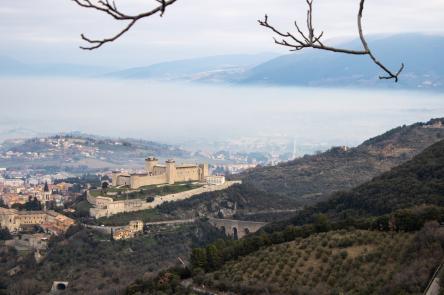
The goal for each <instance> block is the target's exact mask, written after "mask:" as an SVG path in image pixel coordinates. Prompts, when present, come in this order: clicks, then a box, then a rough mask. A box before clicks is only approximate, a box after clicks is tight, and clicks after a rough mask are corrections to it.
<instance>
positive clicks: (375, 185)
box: [290, 141, 444, 225]
mask: <svg viewBox="0 0 444 295" xmlns="http://www.w3.org/2000/svg"><path fill="white" fill-rule="evenodd" d="M443 192H444V141H440V142H438V143H436V144H434V145H432V146H431V147H429V148H427V149H426V150H425V151H423V152H422V153H421V154H419V155H418V156H416V157H415V158H413V159H412V160H410V161H408V162H406V163H404V164H402V165H400V166H398V167H395V168H393V169H392V170H390V171H389V172H386V173H384V174H382V175H380V176H378V177H375V178H374V179H372V180H371V181H369V182H367V183H364V184H362V185H360V186H358V187H356V188H354V189H352V190H350V191H345V192H338V193H336V194H334V195H333V196H332V197H331V199H330V200H328V201H326V202H321V203H318V204H317V205H315V206H313V207H311V208H307V209H305V210H304V211H302V212H300V213H299V214H298V215H297V216H295V217H294V218H293V219H292V220H291V222H290V223H291V224H297V225H301V224H306V223H311V222H313V221H314V219H315V216H317V215H318V214H320V213H323V214H325V215H326V216H327V217H328V218H329V219H331V220H333V221H341V220H345V219H359V218H365V217H372V216H381V215H385V214H391V213H392V212H394V211H397V210H400V209H405V208H411V207H418V206H422V205H435V206H439V207H444V195H443ZM412 213H413V215H415V214H414V212H412ZM410 223H411V224H414V223H415V221H410Z"/></svg>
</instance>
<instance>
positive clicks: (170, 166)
mask: <svg viewBox="0 0 444 295" xmlns="http://www.w3.org/2000/svg"><path fill="white" fill-rule="evenodd" d="M166 177H167V182H168V183H169V184H174V182H175V181H176V162H175V161H174V160H168V161H166Z"/></svg>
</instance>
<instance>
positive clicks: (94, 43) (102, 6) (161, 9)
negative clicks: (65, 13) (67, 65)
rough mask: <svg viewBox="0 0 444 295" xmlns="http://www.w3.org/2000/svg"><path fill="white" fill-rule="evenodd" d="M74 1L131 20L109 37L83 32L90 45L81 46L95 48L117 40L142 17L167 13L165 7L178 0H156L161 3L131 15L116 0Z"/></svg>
mask: <svg viewBox="0 0 444 295" xmlns="http://www.w3.org/2000/svg"><path fill="white" fill-rule="evenodd" d="M72 1H74V2H75V3H77V4H78V5H79V6H82V7H85V8H91V9H95V10H98V11H101V12H103V13H106V14H108V15H110V16H111V17H112V18H114V19H116V20H119V21H129V23H128V24H127V25H126V26H125V27H124V28H123V29H122V30H121V31H120V32H118V33H117V34H115V35H114V36H112V37H109V38H104V39H97V40H94V39H90V38H88V37H86V36H85V35H84V34H81V37H82V39H83V40H84V41H86V42H88V43H89V44H90V46H80V48H81V49H85V50H94V49H97V48H99V47H101V46H102V45H104V44H106V43H109V42H113V41H115V40H117V39H118V38H120V37H121V36H122V35H123V34H125V33H126V32H128V30H129V29H131V28H132V27H133V26H134V25H135V24H136V22H137V21H138V20H140V19H142V18H146V17H150V16H152V15H154V14H156V13H159V15H160V16H163V15H164V13H165V9H166V8H167V7H168V6H170V5H172V4H174V2H176V1H177V0H154V1H155V2H157V3H159V5H157V6H156V7H154V8H153V9H151V10H148V11H146V12H142V13H139V14H136V15H129V14H126V13H123V12H122V11H120V10H119V9H118V8H117V6H116V3H115V2H114V1H113V2H112V3H110V2H109V0H72Z"/></svg>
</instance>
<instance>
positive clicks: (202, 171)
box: [199, 163, 209, 181]
mask: <svg viewBox="0 0 444 295" xmlns="http://www.w3.org/2000/svg"><path fill="white" fill-rule="evenodd" d="M207 176H209V173H208V164H206V163H205V164H200V165H199V178H200V179H199V180H200V181H206V179H207Z"/></svg>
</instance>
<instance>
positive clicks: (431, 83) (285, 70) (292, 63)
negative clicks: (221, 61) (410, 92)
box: [236, 34, 444, 89]
mask: <svg viewBox="0 0 444 295" xmlns="http://www.w3.org/2000/svg"><path fill="white" fill-rule="evenodd" d="M369 43H370V46H371V48H372V50H373V51H374V53H375V54H376V56H377V57H378V59H379V60H380V61H382V62H383V63H384V64H385V65H386V66H388V67H389V68H391V69H393V70H394V71H397V70H398V69H399V67H400V65H401V63H402V62H404V63H405V70H404V72H403V73H402V76H401V78H400V82H399V83H398V84H395V83H393V81H379V80H378V76H379V75H381V74H384V73H382V72H381V70H380V69H379V68H378V67H377V66H376V65H375V64H374V63H373V62H372V61H371V60H370V58H369V57H368V56H353V55H349V54H338V53H333V52H326V51H321V50H307V51H302V52H298V53H295V54H290V55H284V56H280V57H277V58H275V59H273V60H270V61H268V62H265V63H263V64H261V65H259V66H257V67H255V68H253V69H251V70H249V71H247V72H246V73H244V74H243V75H241V76H239V77H237V80H236V82H237V83H243V84H258V83H261V84H271V85H304V86H356V85H360V86H378V87H381V86H382V87H384V86H390V87H398V88H401V87H408V88H427V89H444V56H443V54H442V51H443V50H444V36H431V35H430V36H429V35H421V34H402V35H395V36H386V37H373V38H370V39H369ZM337 46H338V47H341V48H351V49H359V48H361V45H360V44H359V42H358V41H352V42H348V43H345V44H339V45H337Z"/></svg>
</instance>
